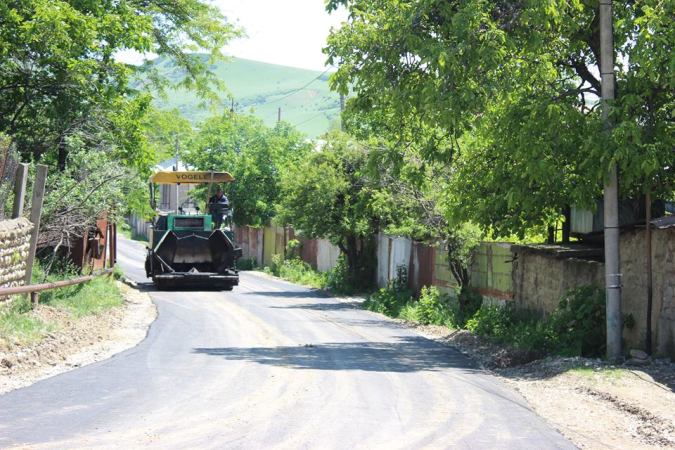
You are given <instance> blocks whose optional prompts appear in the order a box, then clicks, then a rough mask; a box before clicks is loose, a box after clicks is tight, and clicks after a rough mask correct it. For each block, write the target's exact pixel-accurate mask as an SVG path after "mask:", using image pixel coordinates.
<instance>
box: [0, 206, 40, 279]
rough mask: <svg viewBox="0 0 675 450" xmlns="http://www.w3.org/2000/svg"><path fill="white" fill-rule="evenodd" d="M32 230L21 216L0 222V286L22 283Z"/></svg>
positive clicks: (28, 222) (29, 224)
mask: <svg viewBox="0 0 675 450" xmlns="http://www.w3.org/2000/svg"><path fill="white" fill-rule="evenodd" d="M32 230H33V224H32V223H30V221H29V220H28V219H26V218H23V217H21V218H19V219H12V220H3V221H1V222H0V287H12V286H19V285H22V284H23V280H24V277H25V275H26V260H27V259H28V250H29V247H30V233H31V231H32Z"/></svg>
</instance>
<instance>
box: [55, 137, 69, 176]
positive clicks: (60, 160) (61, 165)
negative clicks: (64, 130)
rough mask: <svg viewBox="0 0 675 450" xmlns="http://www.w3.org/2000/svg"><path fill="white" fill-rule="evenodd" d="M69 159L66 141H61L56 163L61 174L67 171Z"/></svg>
mask: <svg viewBox="0 0 675 450" xmlns="http://www.w3.org/2000/svg"><path fill="white" fill-rule="evenodd" d="M67 159H68V152H67V150H66V141H65V139H63V137H62V138H61V139H59V146H58V155H57V161H56V168H57V169H58V171H59V172H63V171H64V170H66V160H67Z"/></svg>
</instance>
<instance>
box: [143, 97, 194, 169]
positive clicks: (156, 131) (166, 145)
mask: <svg viewBox="0 0 675 450" xmlns="http://www.w3.org/2000/svg"><path fill="white" fill-rule="evenodd" d="M141 126H142V128H143V134H144V139H145V142H146V143H147V145H148V147H150V153H152V154H153V155H154V157H155V159H156V160H157V161H161V160H164V159H168V158H172V157H173V156H174V155H175V153H176V152H175V150H176V141H178V146H179V150H182V149H186V148H188V145H189V143H190V141H191V139H192V138H193V134H194V130H193V129H192V125H191V124H190V121H188V120H187V119H186V118H185V117H183V115H182V114H181V113H180V112H179V111H178V110H177V109H172V110H169V111H165V110H161V109H157V108H149V109H148V111H147V112H146V113H145V115H144V116H143V118H142V120H141Z"/></svg>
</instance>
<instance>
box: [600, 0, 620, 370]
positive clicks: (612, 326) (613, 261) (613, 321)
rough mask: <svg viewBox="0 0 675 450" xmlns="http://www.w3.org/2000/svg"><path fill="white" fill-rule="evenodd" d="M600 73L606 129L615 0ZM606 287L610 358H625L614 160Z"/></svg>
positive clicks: (607, 18)
mask: <svg viewBox="0 0 675 450" xmlns="http://www.w3.org/2000/svg"><path fill="white" fill-rule="evenodd" d="M600 76H601V83H602V120H603V122H604V125H605V133H607V134H609V132H610V130H611V128H612V124H611V122H610V119H609V111H610V108H611V106H612V102H613V101H614V95H615V94H614V82H615V79H614V27H613V19H612V1H611V0H600ZM604 228H605V230H604V231H605V233H604V234H605V290H606V301H607V358H608V359H609V360H611V361H616V360H619V359H620V358H621V331H622V328H623V320H622V317H621V267H620V260H619V170H618V167H617V165H616V164H612V166H611V167H610V169H609V172H608V173H607V178H606V181H605V192H604Z"/></svg>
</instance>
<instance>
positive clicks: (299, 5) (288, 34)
mask: <svg viewBox="0 0 675 450" xmlns="http://www.w3.org/2000/svg"><path fill="white" fill-rule="evenodd" d="M214 4H216V5H218V7H219V8H220V10H221V11H222V12H223V14H224V15H225V16H226V17H227V18H228V20H229V21H231V22H234V23H237V24H238V25H240V26H241V27H243V28H244V31H245V32H246V34H247V35H248V36H247V37H245V38H242V39H237V40H236V41H233V42H232V43H231V44H230V45H228V46H227V47H226V48H225V49H224V50H225V52H226V53H228V54H230V55H233V56H238V57H240V58H247V59H254V60H257V61H263V62H269V63H274V64H281V65H285V66H292V67H301V68H304V69H313V70H324V68H325V64H324V63H325V61H326V56H325V55H324V54H323V53H321V49H322V48H323V47H324V46H325V44H326V37H328V32H329V31H330V28H331V26H333V27H338V26H339V25H340V23H341V22H343V21H345V20H347V13H346V11H344V10H338V11H336V12H334V13H332V14H328V13H327V12H326V9H325V7H324V1H323V0H215V1H214Z"/></svg>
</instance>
